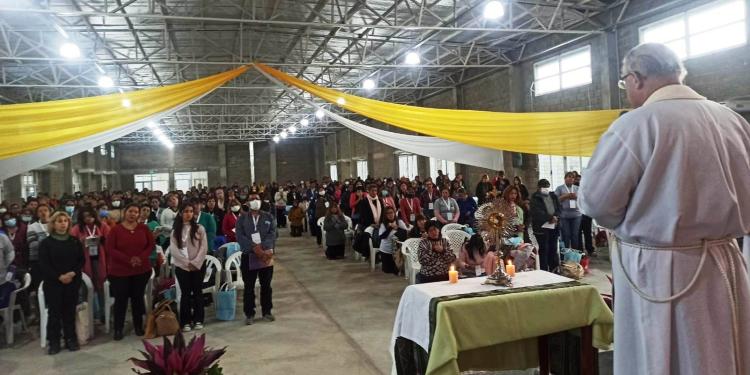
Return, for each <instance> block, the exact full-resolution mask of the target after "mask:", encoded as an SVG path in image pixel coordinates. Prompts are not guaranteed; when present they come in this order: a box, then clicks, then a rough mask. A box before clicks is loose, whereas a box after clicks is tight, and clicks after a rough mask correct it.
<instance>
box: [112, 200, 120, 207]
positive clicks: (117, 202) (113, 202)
mask: <svg viewBox="0 0 750 375" xmlns="http://www.w3.org/2000/svg"><path fill="white" fill-rule="evenodd" d="M112 207H115V208H117V207H120V201H112Z"/></svg>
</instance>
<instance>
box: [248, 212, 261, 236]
mask: <svg viewBox="0 0 750 375" xmlns="http://www.w3.org/2000/svg"><path fill="white" fill-rule="evenodd" d="M250 217H251V218H252V219H253V229H255V231H256V232H257V231H258V220H260V215H258V216H254V215H252V214H251V215H250Z"/></svg>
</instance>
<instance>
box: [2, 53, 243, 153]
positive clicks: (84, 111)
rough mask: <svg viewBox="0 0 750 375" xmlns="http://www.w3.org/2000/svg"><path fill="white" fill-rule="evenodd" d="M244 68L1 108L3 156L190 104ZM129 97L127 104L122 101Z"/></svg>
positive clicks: (51, 144) (120, 125)
mask: <svg viewBox="0 0 750 375" xmlns="http://www.w3.org/2000/svg"><path fill="white" fill-rule="evenodd" d="M247 69H248V67H247V66H242V67H239V68H236V69H233V70H230V71H227V72H224V73H219V74H215V75H212V76H209V77H205V78H201V79H197V80H194V81H189V82H183V83H178V84H174V85H169V86H164V87H157V88H151V89H145V90H140V91H133V92H127V93H124V94H119V93H117V94H111V95H103V96H95V97H89V98H81V99H69V100H55V101H49V102H40V103H24V104H12V105H3V106H0V132H2V134H3V136H4V139H5V140H6V142H3V145H2V147H0V160H2V159H7V158H12V157H17V156H19V155H24V154H28V153H31V152H35V151H39V150H43V149H47V148H50V147H54V146H59V145H62V144H66V143H69V142H74V141H78V140H80V139H83V138H86V137H89V136H92V135H96V134H100V133H103V132H106V131H110V130H113V129H116V128H119V127H122V126H126V125H128V124H131V123H134V122H137V121H139V120H142V119H146V118H148V117H150V116H153V115H155V114H159V113H162V112H165V111H168V110H169V109H172V108H176V107H179V106H181V105H183V104H186V103H189V102H190V101H192V100H195V99H196V98H199V97H201V96H202V95H205V94H207V93H209V92H211V91H212V90H214V89H215V88H217V87H219V86H221V85H223V84H224V83H226V82H227V81H229V80H231V79H233V78H235V77H237V76H238V75H240V74H242V73H244V72H245V71H246V70H247ZM123 99H128V100H130V102H131V106H130V107H129V108H126V107H124V106H123V105H122V100H123Z"/></svg>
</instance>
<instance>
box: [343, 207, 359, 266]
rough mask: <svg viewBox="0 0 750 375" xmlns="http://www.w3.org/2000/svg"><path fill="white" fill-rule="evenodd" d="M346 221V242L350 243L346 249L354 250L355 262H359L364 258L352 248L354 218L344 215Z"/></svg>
mask: <svg viewBox="0 0 750 375" xmlns="http://www.w3.org/2000/svg"><path fill="white" fill-rule="evenodd" d="M344 220H346V229H345V230H344V235H346V240H347V242H348V245H347V246H346V247H347V248H350V249H352V254H353V256H354V260H359V259H360V258H362V255H360V254H359V253H358V252H356V251H354V248H353V247H352V243H353V242H354V224H353V223H352V218H350V217H349V216H346V215H344Z"/></svg>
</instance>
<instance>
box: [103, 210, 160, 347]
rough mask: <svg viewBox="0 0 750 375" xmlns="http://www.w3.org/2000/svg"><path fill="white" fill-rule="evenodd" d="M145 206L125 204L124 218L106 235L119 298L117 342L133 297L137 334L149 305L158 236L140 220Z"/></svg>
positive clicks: (112, 279)
mask: <svg viewBox="0 0 750 375" xmlns="http://www.w3.org/2000/svg"><path fill="white" fill-rule="evenodd" d="M140 216H141V208H140V207H139V206H138V205H137V204H135V203H130V204H128V205H127V206H125V210H124V215H123V220H122V222H121V223H120V224H117V225H115V226H114V227H113V228H112V229H111V230H110V231H109V235H108V236H107V238H106V241H105V246H106V249H107V258H108V261H107V266H108V268H107V270H108V276H107V277H108V278H109V282H110V283H111V288H112V294H113V295H114V297H115V306H114V318H115V333H114V339H115V340H116V341H119V340H122V338H123V332H122V330H123V327H124V326H125V313H126V312H127V310H128V300H130V306H131V311H132V314H133V330H134V331H135V334H136V336H143V333H144V332H143V315H144V314H145V313H146V306H145V304H144V301H143V293H144V292H145V290H146V284H147V283H148V279H149V277H150V276H151V262H150V261H149V257H150V256H151V253H152V252H153V250H154V246H155V245H156V243H155V242H154V236H153V235H152V234H151V231H150V230H149V229H148V227H147V226H146V225H145V224H142V223H139V218H140Z"/></svg>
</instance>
